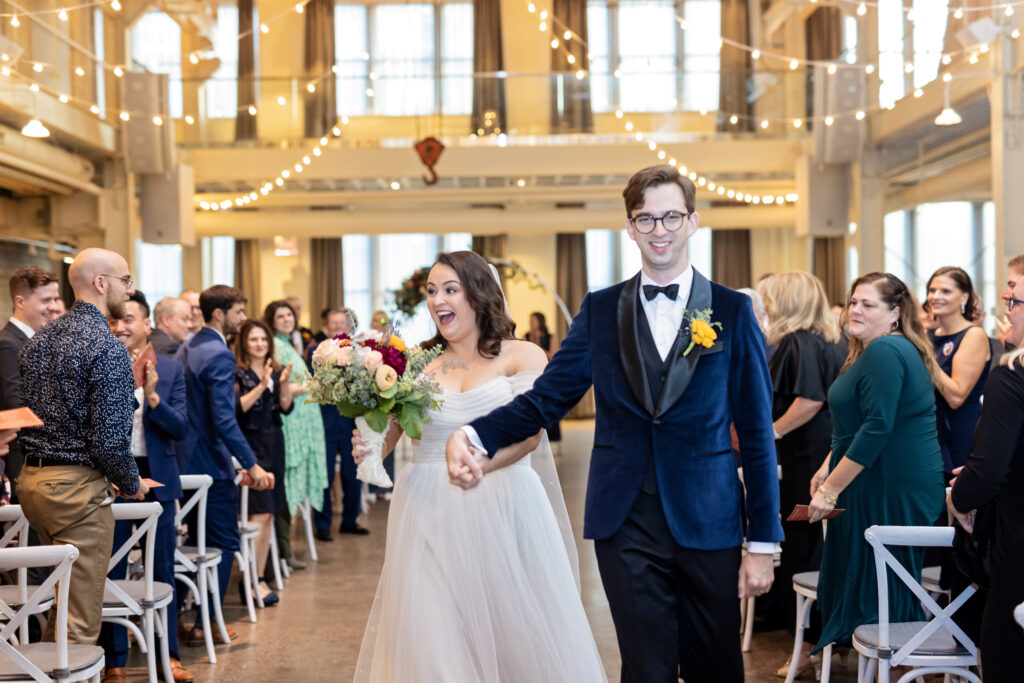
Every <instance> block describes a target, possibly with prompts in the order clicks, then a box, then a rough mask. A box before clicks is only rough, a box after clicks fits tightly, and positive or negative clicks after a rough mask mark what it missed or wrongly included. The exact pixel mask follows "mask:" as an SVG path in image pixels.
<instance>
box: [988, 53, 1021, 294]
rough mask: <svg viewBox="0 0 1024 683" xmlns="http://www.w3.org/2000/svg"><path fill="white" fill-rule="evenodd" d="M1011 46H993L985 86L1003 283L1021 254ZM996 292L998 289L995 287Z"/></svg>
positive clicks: (1016, 77) (1017, 79)
mask: <svg viewBox="0 0 1024 683" xmlns="http://www.w3.org/2000/svg"><path fill="white" fill-rule="evenodd" d="M1012 55H1013V43H1012V42H1011V41H1010V40H1008V39H1007V38H1006V37H1003V38H1002V39H1000V40H999V41H997V44H996V45H995V46H994V50H993V55H992V62H993V68H994V69H995V71H996V73H997V74H998V75H996V76H995V77H994V78H993V79H992V82H991V84H990V86H989V103H990V106H991V127H990V131H991V134H990V140H991V145H992V200H993V202H994V203H995V215H996V244H995V249H996V274H997V277H996V282H997V283H998V282H1003V281H1004V280H1005V277H1004V275H1005V272H1006V262H1007V261H1008V260H1010V259H1011V258H1012V257H1014V256H1016V255H1018V254H1024V228H1022V226H1021V217H1022V216H1024V193H1022V192H1021V191H1020V188H1021V186H1022V185H1024V119H1022V118H1021V115H1020V114H1021V110H1022V107H1024V96H1022V76H1021V74H1020V73H1019V72H1017V73H1012V72H1011V67H1012V63H1013V60H1012ZM997 289H998V287H997Z"/></svg>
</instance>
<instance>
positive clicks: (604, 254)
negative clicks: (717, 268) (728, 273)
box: [587, 227, 711, 291]
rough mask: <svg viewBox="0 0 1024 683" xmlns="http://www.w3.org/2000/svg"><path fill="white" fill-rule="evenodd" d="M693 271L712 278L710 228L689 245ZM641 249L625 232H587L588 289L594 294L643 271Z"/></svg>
mask: <svg viewBox="0 0 1024 683" xmlns="http://www.w3.org/2000/svg"><path fill="white" fill-rule="evenodd" d="M686 248H687V254H688V258H689V260H690V263H691V264H692V265H693V267H694V268H696V269H697V270H699V271H700V272H701V273H703V274H704V275H705V276H706V277H711V228H707V227H705V228H698V229H697V232H696V233H694V234H693V236H692V237H690V239H689V240H688V241H687V245H686ZM641 265H642V263H641V260H640V249H639V248H638V247H637V245H636V243H635V242H634V241H633V240H632V239H630V237H629V233H627V232H626V231H625V230H587V289H589V290H590V291H594V290H595V289H602V288H604V287H608V286H610V285H613V284H615V283H616V282H622V281H623V280H625V279H627V278H631V277H633V276H634V275H636V274H637V273H638V272H639V271H640V266H641Z"/></svg>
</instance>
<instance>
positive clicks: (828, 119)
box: [825, 116, 836, 126]
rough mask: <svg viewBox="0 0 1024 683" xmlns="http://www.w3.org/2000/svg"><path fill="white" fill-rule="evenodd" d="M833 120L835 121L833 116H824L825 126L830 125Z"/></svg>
mask: <svg viewBox="0 0 1024 683" xmlns="http://www.w3.org/2000/svg"><path fill="white" fill-rule="evenodd" d="M835 122H836V120H835V119H834V118H832V117H831V116H826V117H825V125H826V126H831V125H832V124H833V123H835Z"/></svg>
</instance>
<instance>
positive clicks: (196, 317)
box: [178, 289, 203, 339]
mask: <svg viewBox="0 0 1024 683" xmlns="http://www.w3.org/2000/svg"><path fill="white" fill-rule="evenodd" d="M178 298H180V299H184V300H185V301H186V302H188V305H189V310H190V311H191V318H190V320H189V325H188V338H189V339H191V338H192V337H193V336H194V335H195V334H196V333H197V332H198V331H199V330H201V329H202V327H203V309H202V307H201V306H200V305H199V292H197V291H196V290H194V289H186V290H185V291H184V292H182V293H181V294H179V295H178Z"/></svg>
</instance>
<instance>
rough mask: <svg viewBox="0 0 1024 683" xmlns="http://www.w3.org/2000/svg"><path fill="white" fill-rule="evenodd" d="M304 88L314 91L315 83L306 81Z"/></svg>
mask: <svg viewBox="0 0 1024 683" xmlns="http://www.w3.org/2000/svg"><path fill="white" fill-rule="evenodd" d="M306 90H307V91H309V92H316V85H315V84H313V83H307V84H306Z"/></svg>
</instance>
